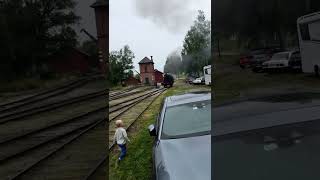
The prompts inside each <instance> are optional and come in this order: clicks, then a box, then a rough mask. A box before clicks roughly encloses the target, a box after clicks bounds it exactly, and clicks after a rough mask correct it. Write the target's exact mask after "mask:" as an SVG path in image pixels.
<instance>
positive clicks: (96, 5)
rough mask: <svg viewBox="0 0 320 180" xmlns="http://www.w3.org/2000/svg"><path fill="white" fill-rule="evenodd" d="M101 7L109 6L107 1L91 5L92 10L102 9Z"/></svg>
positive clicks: (101, 0)
mask: <svg viewBox="0 0 320 180" xmlns="http://www.w3.org/2000/svg"><path fill="white" fill-rule="evenodd" d="M100 6H108V2H107V0H97V1H96V2H95V3H93V4H92V5H91V7H92V8H95V7H100Z"/></svg>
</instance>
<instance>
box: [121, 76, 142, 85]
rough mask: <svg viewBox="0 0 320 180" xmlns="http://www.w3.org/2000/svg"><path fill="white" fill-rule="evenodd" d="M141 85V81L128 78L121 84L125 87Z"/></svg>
mask: <svg viewBox="0 0 320 180" xmlns="http://www.w3.org/2000/svg"><path fill="white" fill-rule="evenodd" d="M140 83H141V81H140V80H139V79H136V78H135V77H132V76H130V77H128V78H126V79H125V80H124V81H123V82H122V84H123V85H125V86H135V85H139V84H140Z"/></svg>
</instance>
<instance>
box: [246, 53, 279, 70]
mask: <svg viewBox="0 0 320 180" xmlns="http://www.w3.org/2000/svg"><path fill="white" fill-rule="evenodd" d="M278 52H281V49H280V48H264V49H262V50H261V54H255V55H254V56H253V59H252V61H251V64H250V68H251V69H252V71H253V72H260V71H261V70H262V64H263V63H264V62H266V61H269V60H270V59H271V58H272V56H273V55H274V54H275V53H278Z"/></svg>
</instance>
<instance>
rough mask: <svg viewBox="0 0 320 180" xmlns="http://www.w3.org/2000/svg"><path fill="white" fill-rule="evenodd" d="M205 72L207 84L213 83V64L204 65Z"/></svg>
mask: <svg viewBox="0 0 320 180" xmlns="http://www.w3.org/2000/svg"><path fill="white" fill-rule="evenodd" d="M203 74H204V81H205V83H206V85H211V65H209V66H205V67H203Z"/></svg>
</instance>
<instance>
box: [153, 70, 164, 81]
mask: <svg viewBox="0 0 320 180" xmlns="http://www.w3.org/2000/svg"><path fill="white" fill-rule="evenodd" d="M154 79H155V82H156V83H163V72H161V71H159V70H157V69H155V70H154Z"/></svg>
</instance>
